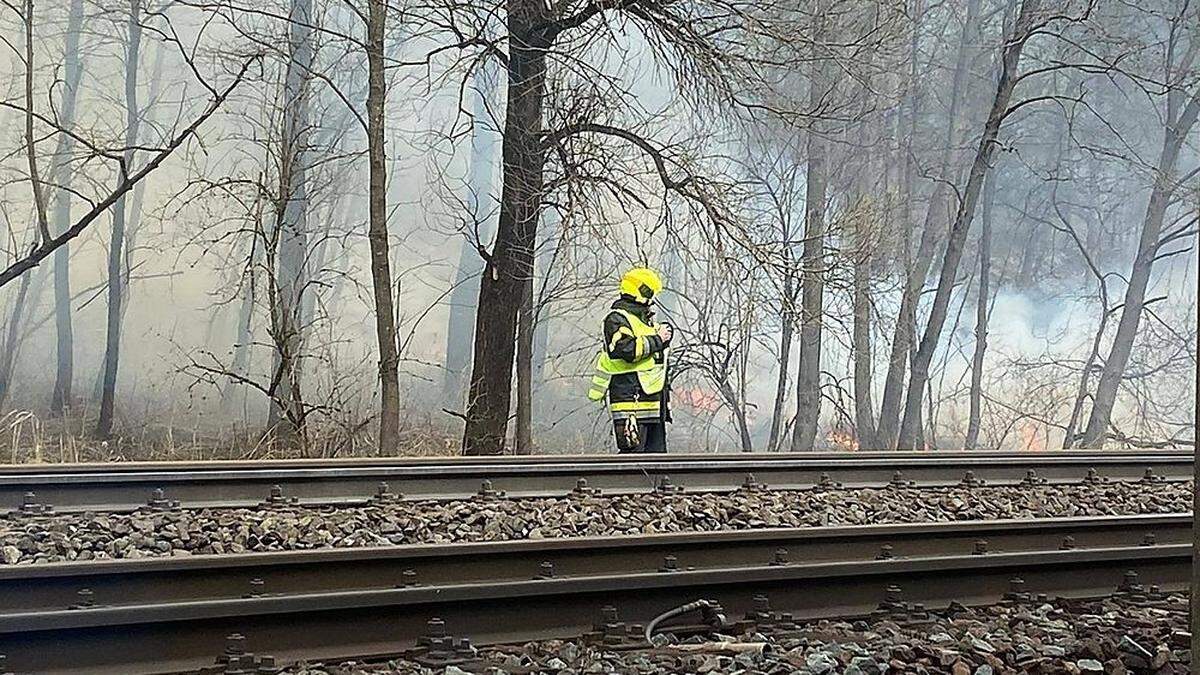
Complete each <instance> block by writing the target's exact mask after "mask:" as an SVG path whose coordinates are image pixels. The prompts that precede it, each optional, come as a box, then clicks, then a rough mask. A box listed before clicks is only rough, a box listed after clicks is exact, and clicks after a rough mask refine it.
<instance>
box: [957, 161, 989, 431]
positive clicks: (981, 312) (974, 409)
mask: <svg viewBox="0 0 1200 675" xmlns="http://www.w3.org/2000/svg"><path fill="white" fill-rule="evenodd" d="M995 196H996V176H995V175H990V176H988V177H987V178H986V179H985V181H984V184H983V213H982V214H981V215H982V218H981V221H982V222H981V223H980V227H981V232H980V234H979V295H978V297H977V298H976V300H975V350H974V352H973V353H972V355H971V390H970V396H969V398H970V403H969V406H970V409H969V412H968V413H967V436H966V440H964V441H963V446H964V447H966V448H967V449H968V450H974V449H975V448H976V447H977V446H978V445H979V424H980V418H981V416H982V405H983V361H984V358H985V357H986V356H987V333H988V303H989V302H991V265H992V204H993V202H994V201H995Z"/></svg>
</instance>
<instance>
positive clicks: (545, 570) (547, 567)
mask: <svg viewBox="0 0 1200 675" xmlns="http://www.w3.org/2000/svg"><path fill="white" fill-rule="evenodd" d="M538 577H539V578H541V579H553V578H554V563H552V562H550V561H549V560H543V561H542V564H541V565H539V566H538Z"/></svg>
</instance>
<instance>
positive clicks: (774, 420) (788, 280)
mask: <svg viewBox="0 0 1200 675" xmlns="http://www.w3.org/2000/svg"><path fill="white" fill-rule="evenodd" d="M786 264H788V265H790V264H791V256H790V255H789V256H788V260H787V262H786ZM785 274H786V276H784V278H783V297H782V298H781V300H782V303H781V304H782V311H781V312H780V315H781V317H782V319H783V329H782V330H781V331H780V335H779V373H778V376H777V377H776V379H775V405H774V407H772V409H771V433H770V435H769V436H768V437H767V452H776V451H779V450H782V447H781V440H780V436H781V435H782V434H783V405H784V401H785V399H786V398H787V379H788V361H789V360H791V359H790V357H791V353H792V338H793V333H794V332H795V325H796V324H795V321H796V319H795V310H794V305H795V302H796V299H795V298H794V297H793V295H794V293H795V292H794V290H793V289H794V287H795V281H794V278H793V276H792V273H791V270H790V269H789V270H788V271H787V272H786V273H785Z"/></svg>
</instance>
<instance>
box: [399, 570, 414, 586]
mask: <svg viewBox="0 0 1200 675" xmlns="http://www.w3.org/2000/svg"><path fill="white" fill-rule="evenodd" d="M400 584H401V585H402V586H416V585H417V571H416V570H414V569H407V570H404V571H403V572H401V573H400Z"/></svg>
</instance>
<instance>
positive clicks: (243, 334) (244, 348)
mask: <svg viewBox="0 0 1200 675" xmlns="http://www.w3.org/2000/svg"><path fill="white" fill-rule="evenodd" d="M255 250H257V247H256V248H255ZM251 266H253V262H252V263H251ZM254 296H255V293H254V282H253V279H252V278H248V279H247V281H246V285H245V286H244V287H243V288H242V302H241V305H240V306H239V307H238V314H237V336H236V337H235V338H234V341H233V363H232V365H230V370H232V371H233V372H234V373H236V374H238V375H241V376H242V377H246V376H247V374H248V373H249V371H250V347H251V342H252V341H253V340H254V326H253V321H254ZM242 391H244V388H243V387H242V385H241V384H239V383H237V382H235V381H233V380H230V381H229V382H227V383H226V384H225V386H224V387H222V388H221V411H222V412H224V413H225V414H231V413H233V412H234V411H235V410H236V407H235V406H234V403H235V402H236V401H237V399H236V398H235V397H236V396H237V394H238V393H239V392H242ZM242 401H243V404H244V401H245V399H244V398H243V399H242ZM243 412H245V411H244V410H243Z"/></svg>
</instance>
